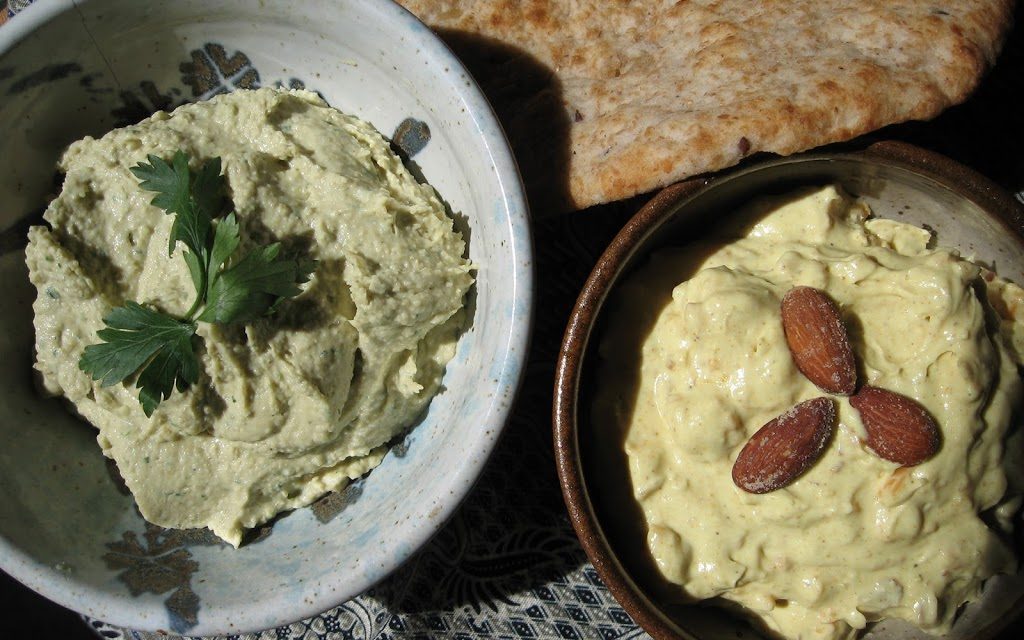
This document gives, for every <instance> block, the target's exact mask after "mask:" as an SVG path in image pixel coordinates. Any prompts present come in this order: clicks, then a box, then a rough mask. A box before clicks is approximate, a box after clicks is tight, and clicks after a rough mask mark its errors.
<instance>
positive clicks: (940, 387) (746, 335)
mask: <svg viewBox="0 0 1024 640" xmlns="http://www.w3.org/2000/svg"><path fill="white" fill-rule="evenodd" d="M754 209H756V211H757V217H756V219H757V222H756V223H754V224H752V225H750V226H748V227H746V228H744V229H742V230H740V231H739V232H738V233H737V236H736V237H735V238H733V239H732V240H731V241H727V242H722V243H720V244H715V245H714V246H711V247H704V248H695V247H689V248H685V249H670V250H663V251H660V252H658V253H656V254H654V256H653V257H652V258H651V259H650V261H649V262H648V263H647V264H646V265H644V266H642V267H640V268H639V269H638V270H637V271H636V272H635V273H633V274H632V275H631V276H629V277H628V278H627V279H626V280H625V281H624V282H623V284H621V285H620V286H619V289H618V292H617V293H616V294H615V297H613V298H612V302H613V303H614V306H612V305H610V313H611V316H610V319H609V324H608V326H607V328H606V331H605V332H604V334H603V337H602V342H601V344H600V354H601V357H602V358H601V360H602V362H601V367H600V371H599V373H598V378H597V388H596V396H595V397H596V400H595V404H594V408H593V416H594V417H593V421H594V423H595V425H594V426H595V431H596V433H597V434H601V435H600V437H602V438H608V439H610V440H612V441H614V442H622V443H624V447H625V453H626V458H627V459H628V471H629V477H630V481H631V484H632V494H633V497H634V498H635V500H636V501H637V502H638V504H639V507H640V509H641V510H642V514H643V519H644V521H645V524H646V540H644V541H643V542H644V543H645V544H646V548H647V550H648V551H649V554H650V556H651V558H652V559H653V562H654V563H655V565H656V567H657V571H658V572H660V574H661V577H662V578H664V579H665V580H666V581H668V582H670V583H674V584H675V585H678V587H679V590H680V595H681V596H682V597H683V598H684V599H687V600H704V599H709V598H715V597H718V598H722V599H724V600H726V601H728V603H727V604H730V606H734V605H739V606H740V607H741V608H742V609H743V610H745V612H746V613H748V614H750V615H752V616H753V617H754V618H755V619H758V620H760V622H761V623H762V624H764V625H765V626H767V627H768V628H770V629H771V630H773V631H775V632H776V633H780V634H781V635H783V636H785V637H787V638H840V637H849V636H851V635H854V634H855V633H856V632H857V630H860V629H863V628H864V627H865V625H866V624H867V623H869V622H870V621H875V620H880V619H883V618H899V619H904V620H907V621H909V622H911V623H913V624H914V625H917V626H918V627H921V628H922V629H924V630H926V631H928V632H931V633H942V632H945V631H947V630H948V629H949V627H950V625H951V623H952V621H953V619H954V616H955V614H956V612H957V610H958V607H959V606H960V605H961V604H962V603H964V602H965V601H970V600H973V599H975V598H977V596H978V595H979V592H980V588H981V585H982V583H983V581H985V580H986V579H987V578H989V577H991V576H993V575H994V574H996V573H1000V572H1013V571H1014V570H1015V568H1016V560H1015V558H1014V554H1013V552H1012V550H1011V549H1010V548H1009V547H1008V546H1007V544H1006V542H1004V538H1003V537H1001V535H1002V534H1003V532H1002V531H998V530H997V529H1008V528H1009V527H1010V524H1009V523H1010V518H1011V515H1012V514H1013V513H1014V512H1015V511H1016V509H1017V508H1018V507H1019V505H1020V497H1019V492H1020V488H1019V487H1011V486H1009V483H1008V477H1007V473H1006V471H1005V469H1006V468H1007V467H1008V465H1010V464H1016V463H1011V462H1009V461H1008V460H1007V459H1006V455H1007V454H1006V451H1007V447H1008V446H1009V447H1012V445H1013V444H1016V443H1019V439H1020V435H1019V431H1017V430H1016V429H1015V427H1017V426H1018V425H1019V421H1020V418H1021V416H1020V408H1021V403H1022V383H1021V377H1020V375H1019V372H1018V368H1019V367H1020V366H1021V365H1022V362H1024V291H1022V290H1021V289H1020V288H1019V287H1018V286H1016V285H1014V284H1012V283H1009V282H1007V281H1005V280H1003V279H1001V278H999V277H997V276H995V275H994V274H993V273H992V272H991V271H989V270H987V269H985V268H983V267H981V266H979V265H977V264H975V263H973V262H971V261H969V260H965V259H963V258H961V257H960V256H959V255H958V254H957V253H956V252H955V251H951V250H948V249H942V248H932V246H931V241H932V238H931V234H930V232H928V231H926V230H924V229H920V228H917V227H914V226H911V225H909V224H905V223H901V222H895V221H891V220H886V219H876V218H871V217H870V212H869V211H868V209H867V207H866V206H864V205H863V204H861V203H859V202H857V201H856V200H854V199H851V198H850V197H848V196H846V195H845V194H843V193H842V192H840V191H839V190H837V189H836V188H834V187H826V188H821V189H816V190H808V191H805V192H801V193H799V194H796V195H791V196H788V197H786V198H776V199H773V200H770V201H766V202H761V203H757V204H755V205H754ZM798 285H804V286H810V287H815V288H818V289H820V290H822V291H825V292H827V293H828V295H829V296H831V298H832V299H833V300H834V301H835V302H836V304H837V305H838V307H839V308H840V309H841V313H842V316H843V320H844V322H845V324H846V326H847V327H848V329H849V333H850V338H851V341H852V343H853V347H854V350H855V352H856V353H857V357H858V360H859V362H860V367H861V379H862V380H863V381H864V384H870V385H875V386H879V387H884V388H886V389H890V390H892V391H895V392H898V393H901V394H903V395H905V396H908V397H909V398H912V399H914V400H916V401H917V402H919V403H920V404H921V405H923V406H924V407H925V408H926V409H927V411H928V412H929V413H930V414H931V416H932V417H933V418H934V419H935V422H936V423H937V425H938V428H939V430H940V432H941V446H940V448H939V450H938V451H937V452H936V453H935V455H934V456H933V457H931V458H929V459H928V460H926V461H924V462H923V463H921V464H919V465H916V466H913V467H901V466H899V465H897V464H895V463H892V462H888V461H886V460H884V459H882V458H880V457H878V456H877V455H874V454H873V453H872V452H871V451H869V450H868V449H867V448H866V447H865V446H864V444H863V442H864V439H865V431H864V426H863V424H862V423H861V421H860V418H859V417H858V414H857V412H856V411H854V410H853V409H852V408H851V406H850V402H849V399H848V398H845V397H840V396H836V397H835V401H836V408H837V424H836V428H835V431H834V434H833V436H832V441H831V442H830V444H829V445H828V447H827V448H826V450H825V452H824V454H823V455H822V457H821V458H820V459H819V460H818V461H817V462H816V463H815V464H814V465H813V466H812V467H811V468H810V469H809V470H808V471H807V472H806V473H804V474H803V475H802V476H801V477H799V478H797V479H796V480H795V481H794V482H792V483H791V484H789V485H788V486H786V487H784V488H782V489H779V490H777V491H773V492H771V493H766V494H763V495H754V494H750V493H747V492H745V491H743V490H741V489H740V488H739V487H737V486H736V485H735V484H734V483H733V481H732V479H731V476H730V470H731V468H732V466H733V463H734V461H735V459H736V457H737V455H738V454H739V452H740V450H741V448H742V447H743V445H744V443H745V442H746V441H747V440H748V438H749V437H750V436H751V435H752V434H753V433H754V432H755V431H757V430H758V429H759V428H760V427H761V426H762V425H764V424H766V423H767V422H768V421H769V420H772V419H773V418H774V417H776V416H778V415H780V414H781V413H783V412H785V411H786V410H787V409H789V408H790V407H792V406H794V405H795V404H797V403H798V402H801V401H804V400H808V399H811V398H815V397H818V396H821V395H823V392H822V391H821V390H820V389H818V388H816V387H815V386H814V384H812V383H811V382H810V381H809V380H807V378H806V377H805V376H803V375H801V373H800V372H799V371H798V370H797V368H796V366H795V365H794V362H793V357H792V356H791V353H790V351H789V349H788V347H787V343H786V339H785V337H784V335H783V327H782V323H781V322H780V319H779V305H780V300H781V298H782V296H783V295H784V294H785V293H786V292H787V291H788V290H790V289H791V288H792V287H794V286H798ZM669 292H670V293H669ZM1011 439H1012V440H1014V442H1012V443H1011V442H1010V440H1011ZM986 522H988V524H987V523H986ZM990 525H991V526H990Z"/></svg>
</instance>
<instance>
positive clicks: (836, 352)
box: [782, 287, 857, 396]
mask: <svg viewBox="0 0 1024 640" xmlns="http://www.w3.org/2000/svg"><path fill="white" fill-rule="evenodd" d="M782 329H783V331H785V333H786V343H787V344H788V345H789V351H790V353H792V354H793V361H794V362H795V363H796V368H797V369H799V370H800V373H802V374H804V375H805V376H807V379H808V380H810V381H811V382H813V383H814V384H816V385H818V387H819V388H821V389H822V390H823V391H827V392H829V393H835V394H839V395H844V396H848V395H850V394H851V393H853V392H854V390H855V389H856V388H857V364H856V362H855V361H854V359H853V347H851V346H850V338H849V337H848V336H847V335H846V327H845V326H844V325H843V319H842V317H841V316H840V315H839V308H838V307H836V304H835V303H834V302H832V299H831V298H829V297H828V295H827V294H826V293H825V292H824V291H821V290H819V289H815V288H813V287H793V288H792V289H790V290H789V291H787V292H786V295H784V296H783V297H782Z"/></svg>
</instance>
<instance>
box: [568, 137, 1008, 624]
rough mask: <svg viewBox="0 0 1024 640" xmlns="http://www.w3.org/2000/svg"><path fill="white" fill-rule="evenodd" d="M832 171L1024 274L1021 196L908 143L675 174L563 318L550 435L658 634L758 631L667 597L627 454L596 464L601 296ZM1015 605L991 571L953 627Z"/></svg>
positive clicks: (606, 553) (601, 548)
mask: <svg viewBox="0 0 1024 640" xmlns="http://www.w3.org/2000/svg"><path fill="white" fill-rule="evenodd" d="M829 183H838V184H840V185H842V187H844V188H845V189H846V191H848V192H849V193H851V194H853V195H855V196H857V197H859V198H860V199H861V200H863V201H865V202H866V203H867V204H868V205H869V206H870V207H871V209H872V211H873V212H874V213H875V215H877V216H881V217H885V218H894V219H899V220H901V221H905V222H909V223H912V224H916V225H918V226H921V225H927V226H928V227H930V228H931V229H933V230H934V231H935V232H936V234H937V238H938V242H939V244H941V245H943V246H951V247H954V248H957V249H959V250H960V251H961V253H962V254H964V255H967V256H974V257H975V258H976V259H978V260H980V261H982V262H984V263H986V264H991V265H994V266H995V267H996V269H997V271H998V273H999V274H1000V275H1002V276H1003V277H1006V278H1008V279H1010V280H1012V281H1014V282H1017V283H1018V284H1020V283H1024V207H1022V205H1021V204H1020V203H1018V202H1017V201H1016V200H1014V199H1013V198H1012V197H1011V196H1010V195H1009V194H1007V193H1006V192H1005V191H1003V190H1002V189H1000V188H999V187H997V186H996V185H994V184H993V183H992V182H990V181H989V180H987V179H986V178H984V177H982V176H980V175H978V174H977V173H975V172H973V171H971V170H969V169H967V168H965V167H963V166H961V165H959V164H957V163H955V162H953V161H951V160H949V159H947V158H945V157H942V156H939V155H937V154H934V153H931V152H928V151H925V150H923V149H920V148H917V147H913V146H910V145H906V144H903V143H895V142H882V143H877V144H874V145H872V146H870V147H868V148H866V149H863V150H860V151H856V152H851V153H825V154H822V153H817V154H814V153H812V154H807V155H800V156H793V157H788V158H782V159H778V160H773V161H769V162H765V163H762V164H757V165H752V166H749V167H746V168H743V169H739V170H736V171H734V172H732V173H727V174H723V175H720V176H716V177H713V178H706V179H697V180H691V181H688V182H682V183H679V184H676V185H673V186H670V187H668V188H666V189H665V190H663V191H662V192H661V193H659V194H658V195H657V196H655V197H654V199H652V200H651V201H650V202H649V203H648V204H647V205H646V206H644V207H643V208H642V209H641V210H640V211H639V212H638V213H637V214H636V215H635V216H634V217H633V218H632V219H631V220H630V221H629V222H628V223H627V224H626V225H625V226H624V227H623V229H622V231H620V232H619V234H618V235H617V236H616V237H615V239H614V240H613V241H612V243H611V245H610V246H609V247H608V249H607V250H606V251H605V252H604V254H603V255H602V256H601V258H600V259H599V260H598V262H597V265H596V266H595V268H594V270H593V272H592V273H591V274H590V277H589V278H588V279H587V281H586V284H585V285H584V287H583V291H582V292H581V294H580V296H579V299H578V300H577V302H576V306H575V308H574V309H573V312H572V315H571V316H570V318H569V324H568V327H567V329H566V333H565V337H564V340H563V342H562V349H561V353H560V354H559V360H558V368H557V373H556V379H555V400H554V442H555V458H556V462H557V466H558V476H559V480H560V481H561V484H562V491H563V493H564V496H565V502H566V505H567V507H568V510H569V516H570V519H571V520H572V524H573V527H574V528H575V529H576V534H577V535H578V536H579V538H580V541H581V542H582V543H583V547H584V549H585V550H586V553H587V555H588V556H589V558H590V560H591V562H593V564H594V567H595V568H596V569H597V572H598V574H599V575H600V576H601V578H602V579H603V580H604V582H605V584H607V585H608V587H609V589H610V590H611V591H612V593H613V594H614V596H615V597H616V599H618V601H619V602H620V603H621V604H622V606H623V608H624V609H625V610H626V611H627V612H628V613H629V614H630V615H631V616H633V619H634V620H636V621H637V623H639V624H640V626H642V627H643V628H644V629H645V630H646V631H648V632H649V633H650V634H651V635H652V636H654V637H655V638H659V639H660V638H699V639H701V640H704V639H708V638H731V639H735V638H736V637H744V638H750V637H758V632H757V631H755V630H753V629H752V628H751V627H750V626H749V625H748V624H747V623H746V622H743V621H742V620H740V619H739V618H738V617H732V616H731V615H729V614H726V613H724V612H723V610H721V609H718V608H715V607H707V606H700V605H674V604H669V600H668V599H667V598H665V597H664V594H665V593H667V591H665V589H666V587H667V586H668V585H667V584H666V583H664V582H662V581H661V580H660V577H659V576H658V574H657V571H656V570H654V569H653V566H652V565H651V564H650V561H649V558H646V557H645V553H644V552H643V551H640V550H638V549H639V548H642V547H643V546H644V544H643V539H644V538H643V536H644V534H645V531H644V529H643V524H642V523H643V519H642V516H641V512H640V510H639V506H638V505H637V504H636V502H635V501H634V500H633V498H632V494H631V491H630V489H629V483H628V477H627V476H626V473H627V471H626V468H625V460H624V458H625V457H624V454H623V455H622V458H623V460H622V464H611V465H609V464H607V461H606V460H603V461H602V464H601V465H598V464H597V463H596V461H595V460H594V457H595V454H594V453H593V447H594V443H593V441H592V440H591V438H592V436H593V433H592V430H591V429H590V424H589V416H588V413H589V410H590V405H591V400H592V394H593V391H592V385H593V379H592V378H593V374H594V372H595V370H596V368H597V367H596V360H597V354H596V344H597V343H598V340H597V339H596V338H597V337H598V336H600V334H601V331H602V326H603V318H604V316H605V315H606V314H603V312H602V307H603V306H604V305H605V301H606V300H607V299H608V297H609V293H610V292H611V291H612V290H613V289H614V288H615V287H616V285H617V283H619V282H620V281H621V280H622V279H623V277H624V275H626V274H628V273H629V272H631V271H632V270H633V269H634V268H635V267H636V266H638V265H639V264H640V263H641V262H642V261H643V260H644V258H646V257H647V256H648V255H649V254H650V252H651V251H652V250H654V249H656V248H659V247H664V246H682V245H685V244H687V243H689V242H691V241H693V240H694V239H696V238H699V237H700V236H701V235H702V234H704V233H706V232H707V230H708V229H709V228H711V227H712V226H713V225H714V223H715V221H717V220H719V219H721V218H722V217H723V216H726V215H728V213H729V212H730V211H733V210H735V209H736V208H737V206H738V205H740V204H741V203H743V202H746V201H749V200H750V199H751V198H753V197H755V196H762V195H768V194H776V193H779V194H781V193H786V192H789V191H791V190H793V189H794V188H798V187H801V186H808V185H816V184H817V185H824V184H829ZM592 337H593V338H595V339H591V338H592ZM598 478H599V479H600V482H598V481H596V479H598ZM616 487H617V488H616ZM613 493H614V494H616V495H609V494H613ZM638 523H639V524H638ZM1017 524H1018V527H1017V529H1018V531H1017V536H1016V546H1017V550H1018V555H1024V554H1022V553H1021V551H1022V550H1024V545H1022V544H1021V540H1024V536H1022V535H1021V532H1020V529H1022V528H1024V526H1022V523H1021V520H1020V518H1018V519H1017ZM638 536H639V537H638ZM1022 609H1024V576H1021V575H1018V576H997V577H996V578H993V579H992V580H989V581H988V583H986V585H985V589H984V593H983V596H982V598H981V599H980V600H979V601H978V602H976V603H972V604H971V605H969V606H968V607H967V608H966V609H965V611H964V612H963V614H962V615H961V616H960V617H959V618H958V619H957V622H956V624H955V625H954V627H953V631H952V632H951V634H950V635H949V636H948V637H956V638H968V637H970V638H991V637H993V636H995V635H996V634H997V633H999V631H1000V630H1002V629H1004V628H1005V627H1006V626H1007V625H1009V624H1010V622H1011V621H1012V620H1013V618H1014V617H1015V616H1016V614H1018V613H1019V612H1020V611H1021V610H1022ZM738 634H740V635H739V636H738ZM865 637H867V638H885V639H889V640H893V639H896V638H900V639H903V638H933V636H929V635H927V634H924V633H923V632H920V631H919V630H917V629H916V628H913V627H911V626H910V625H908V624H906V623H902V622H896V621H888V622H883V623H879V624H877V625H875V626H874V627H872V628H871V629H870V631H869V632H868V633H867V634H866V636H865Z"/></svg>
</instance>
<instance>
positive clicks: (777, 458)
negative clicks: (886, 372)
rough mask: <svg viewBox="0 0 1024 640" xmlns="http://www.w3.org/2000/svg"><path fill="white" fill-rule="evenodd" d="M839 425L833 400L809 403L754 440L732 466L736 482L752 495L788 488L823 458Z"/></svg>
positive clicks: (775, 421) (766, 427) (774, 422)
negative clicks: (787, 486)
mask: <svg viewBox="0 0 1024 640" xmlns="http://www.w3.org/2000/svg"><path fill="white" fill-rule="evenodd" d="M835 422H836V407H835V403H834V402H833V401H832V400H831V399H830V398H814V399H813V400H806V401H804V402H801V403H800V404H797V405H796V406H794V407H792V408H790V409H789V410H787V411H786V412H785V413H783V414H782V415H780V416H778V417H777V418H775V419H773V420H771V421H770V422H768V424H766V425H764V426H763V427H761V428H760V429H758V430H757V433H755V434H754V435H752V436H751V437H750V440H748V441H747V444H745V445H744V446H743V449H742V450H741V451H740V455H739V456H737V457H736V462H735V463H733V465H732V481H733V482H735V483H736V486H737V487H739V488H740V489H743V490H744V491H748V492H750V493H768V492H769V491H775V490H776V489H781V488H782V487H784V486H786V485H788V484H789V483H791V482H793V481H794V480H796V479H797V478H798V477H799V476H800V475H801V474H802V473H803V472H805V471H807V469H809V468H810V467H811V465H812V464H814V463H815V461H817V459H818V458H820V457H821V454H822V452H823V451H824V450H825V445H826V444H827V443H828V439H829V437H831V435H832V430H833V427H834V425H835Z"/></svg>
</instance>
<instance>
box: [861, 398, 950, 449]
mask: <svg viewBox="0 0 1024 640" xmlns="http://www.w3.org/2000/svg"><path fill="white" fill-rule="evenodd" d="M850 404H851V405H852V406H853V408H854V409H856V410H857V413H859V414H860V421H861V422H862V423H863V424H864V429H865V431H867V434H868V437H867V440H866V441H865V443H864V444H866V445H867V446H868V448H869V449H871V450H872V451H874V452H875V453H876V454H877V455H878V456H879V457H880V458H885V459H886V460H890V461H892V462H896V463H898V464H902V465H904V466H913V465H915V464H919V463H921V462H924V461H925V460H927V459H928V458H930V457H931V456H932V455H933V454H934V453H935V452H936V451H938V449H939V441H940V435H939V427H938V426H937V425H936V424H935V420H933V419H932V417H931V415H930V414H929V413H928V410H927V409H925V408H924V407H922V406H921V405H920V404H919V403H918V402H917V401H915V400H913V399H911V398H908V397H907V396H905V395H902V394H899V393H896V392H894V391H889V390H887V389H880V388H878V387H871V386H865V387H864V388H862V389H861V390H860V391H858V392H857V394H856V395H854V396H853V397H851V398H850Z"/></svg>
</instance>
